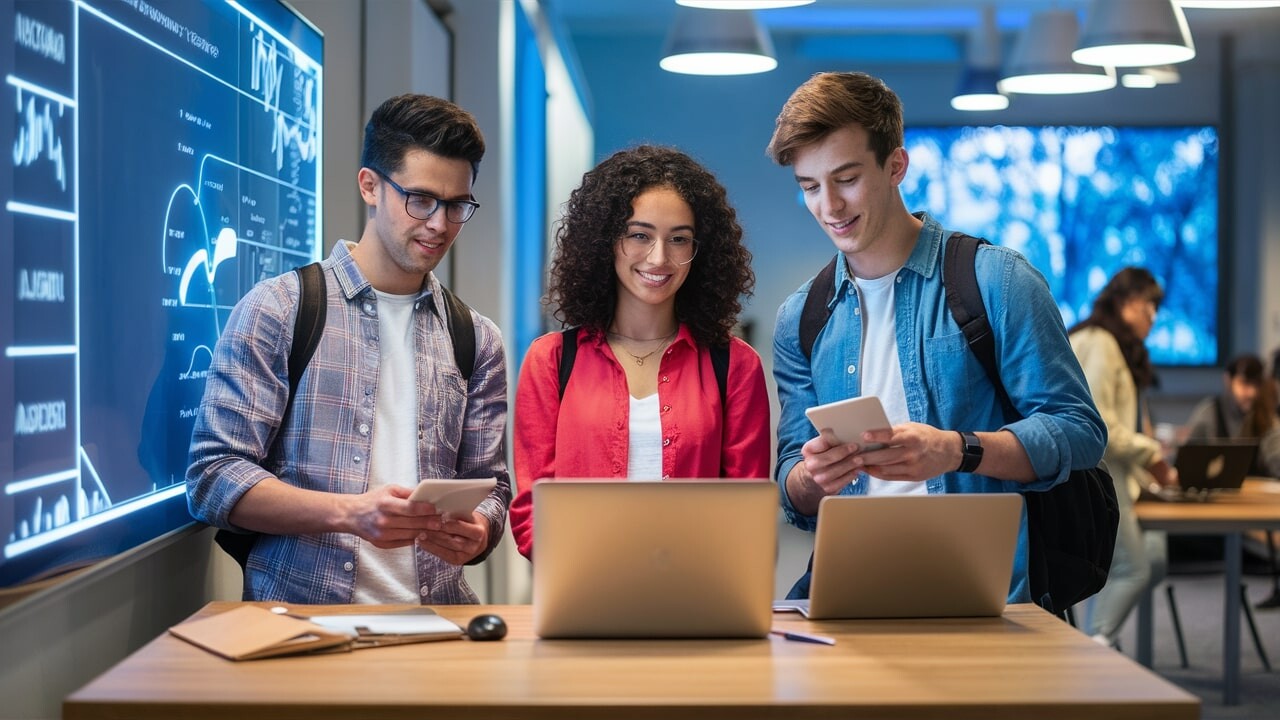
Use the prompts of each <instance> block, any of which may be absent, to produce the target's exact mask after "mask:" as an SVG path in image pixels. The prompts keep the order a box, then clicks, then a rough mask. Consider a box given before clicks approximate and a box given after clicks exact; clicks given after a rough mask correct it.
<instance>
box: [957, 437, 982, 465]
mask: <svg viewBox="0 0 1280 720" xmlns="http://www.w3.org/2000/svg"><path fill="white" fill-rule="evenodd" d="M956 432H958V433H960V439H961V441H963V442H964V457H962V458H961V459H960V467H958V468H956V472H962V473H971V472H973V471H974V470H977V469H978V465H979V464H981V463H982V441H981V440H979V439H978V436H977V435H974V434H973V433H971V432H965V431H963V430H957V431H956Z"/></svg>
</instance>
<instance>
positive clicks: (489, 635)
mask: <svg viewBox="0 0 1280 720" xmlns="http://www.w3.org/2000/svg"><path fill="white" fill-rule="evenodd" d="M506 636H507V621H506V620H503V619H502V618H501V617H498V616H497V615H477V616H475V617H473V618H471V622H469V623H467V637H469V638H471V639H472V640H501V639H502V638H504V637H506Z"/></svg>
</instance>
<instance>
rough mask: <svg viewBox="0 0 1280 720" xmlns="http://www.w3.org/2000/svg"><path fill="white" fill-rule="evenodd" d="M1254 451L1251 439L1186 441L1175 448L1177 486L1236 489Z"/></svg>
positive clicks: (1241, 482) (1247, 468)
mask: <svg viewBox="0 0 1280 720" xmlns="http://www.w3.org/2000/svg"><path fill="white" fill-rule="evenodd" d="M1257 452H1258V441H1257V440H1253V439H1239V440H1189V441H1187V442H1185V443H1183V444H1182V446H1181V447H1179V448H1178V457H1177V460H1176V462H1175V464H1174V467H1176V468H1177V470H1178V484H1179V485H1181V486H1182V487H1183V488H1184V489H1192V488H1195V489H1197V490H1239V489H1240V486H1241V485H1243V484H1244V479H1245V477H1246V476H1247V475H1248V474H1249V468H1251V467H1253V457H1254V455H1256V454H1257Z"/></svg>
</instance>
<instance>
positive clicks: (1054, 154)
mask: <svg viewBox="0 0 1280 720" xmlns="http://www.w3.org/2000/svg"><path fill="white" fill-rule="evenodd" d="M906 148H907V153H908V157H909V158H910V162H909V164H908V170H907V177H906V178H905V180H904V182H903V183H902V193H903V197H904V199H905V200H906V204H907V207H908V208H910V209H912V210H928V211H929V213H930V214H932V215H933V216H934V217H936V218H937V219H938V221H939V222H941V223H942V225H943V226H944V227H947V228H952V229H956V230H962V231H964V232H967V233H969V234H971V235H977V236H980V237H985V238H986V239H988V240H990V241H991V242H993V243H997V244H1000V245H1006V246H1009V247H1012V248H1014V249H1016V250H1018V251H1019V252H1021V253H1022V254H1023V255H1025V256H1026V257H1027V259H1028V260H1030V261H1031V263H1032V264H1033V265H1035V266H1036V268H1037V269H1038V270H1039V271H1040V272H1041V273H1042V274H1043V275H1044V276H1045V279H1046V280H1048V282H1049V287H1050V289H1051V290H1052V291H1053V295H1054V297H1055V298H1056V299H1057V301H1058V307H1059V309H1060V310H1061V311H1062V316H1063V319H1064V321H1065V322H1066V324H1067V326H1068V327H1070V326H1071V325H1073V324H1075V323H1076V322H1078V321H1080V320H1082V319H1084V318H1085V317H1086V316H1087V315H1088V314H1089V311H1090V310H1091V308H1092V306H1093V299H1094V298H1095V297H1096V296H1097V294H1098V291H1099V290H1101V289H1102V287H1103V285H1105V284H1106V282H1107V280H1108V279H1110V278H1111V276H1112V275H1114V274H1115V273H1116V272H1117V271H1118V270H1120V269H1121V268H1123V267H1125V266H1128V265H1137V266H1142V267H1145V268H1147V269H1148V270H1150V271H1151V272H1152V274H1154V275H1155V276H1156V278H1157V279H1158V280H1159V281H1160V284H1161V286H1162V287H1163V288H1164V291H1165V301H1164V304H1163V305H1162V306H1161V307H1160V313H1159V314H1158V315H1157V316H1156V323H1155V327H1154V328H1153V329H1152V332H1151V335H1150V337H1148V339H1147V347H1148V348H1149V349H1150V351H1151V359H1152V361H1153V362H1155V363H1157V364H1160V365H1178V366H1217V365H1218V364H1219V362H1220V359H1219V348H1220V346H1221V338H1220V337H1219V331H1218V329H1219V327H1220V324H1219V318H1220V317H1221V310H1220V302H1219V301H1220V298H1221V297H1222V295H1221V287H1220V284H1219V277H1220V274H1219V269H1220V268H1219V238H1218V175H1219V151H1218V133H1217V130H1216V129H1215V128H1213V127H1207V126H1193V127H1107V126H1099V127H1079V126H1061V127H1054V126H1036V127H1026V126H1022V127H1015V126H992V127H980V126H967V127H915V128H912V127H908V128H907V131H906Z"/></svg>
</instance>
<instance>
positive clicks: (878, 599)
mask: <svg viewBox="0 0 1280 720" xmlns="http://www.w3.org/2000/svg"><path fill="white" fill-rule="evenodd" d="M1021 521H1022V496H1021V495H1019V494H1017V493H991V494H955V495H900V496H889V497H884V496H876V497H865V496H864V497H859V496H852V495H838V496H831V497H826V498H823V500H822V503H821V504H820V505H819V506H818V529H817V537H816V538H815V540H814V547H813V577H812V582H811V585H810V588H809V601H808V604H807V606H806V605H805V604H803V603H801V604H800V605H799V606H798V607H797V608H796V609H798V610H799V611H800V612H802V613H804V614H805V615H806V616H807V617H808V618H810V619H812V620H826V619H853V618H900V617H910V618H915V617H994V616H998V615H1000V614H1001V613H1003V612H1004V606H1005V601H1006V599H1007V598H1008V594H1009V586H1010V583H1011V581H1012V578H1013V557H1014V553H1015V552H1016V551H1017V546H1018V527H1019V525H1020V523H1021Z"/></svg>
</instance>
